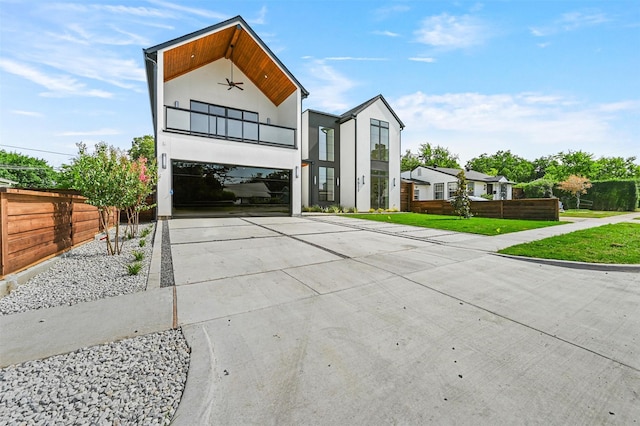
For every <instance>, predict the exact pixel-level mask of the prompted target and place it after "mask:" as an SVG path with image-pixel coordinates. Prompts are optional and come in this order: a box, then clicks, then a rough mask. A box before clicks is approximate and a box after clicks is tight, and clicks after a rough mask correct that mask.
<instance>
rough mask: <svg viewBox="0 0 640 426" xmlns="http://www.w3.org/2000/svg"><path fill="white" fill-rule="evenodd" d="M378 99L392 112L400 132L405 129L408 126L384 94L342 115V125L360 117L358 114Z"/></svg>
mask: <svg viewBox="0 0 640 426" xmlns="http://www.w3.org/2000/svg"><path fill="white" fill-rule="evenodd" d="M378 99H380V100H382V102H383V103H384V105H385V106H386V107H387V109H388V110H389V111H391V114H392V115H393V117H394V118H395V119H396V120H397V121H398V123H399V124H400V130H402V129H404V128H405V127H406V126H405V125H404V123H403V122H402V120H400V117H398V115H397V114H396V112H395V111H394V110H393V108H391V105H389V102H387V100H386V99H385V98H384V96H382V94H379V95H377V96H374V97H373V98H371V99H369V100H368V101H365V102H363V103H361V104H360V105H358V106H356V107H355V108H352V109H350V110H349V111H347V112H346V113H344V114H342V115H341V116H340V124H342V123H344V122H347V121H349V120H351V119H352V118H355V117H356V115H358V114H360V112H362V110H364V109H365V108H367V107H369V105H371V104H373V103H374V102H375V101H377V100H378Z"/></svg>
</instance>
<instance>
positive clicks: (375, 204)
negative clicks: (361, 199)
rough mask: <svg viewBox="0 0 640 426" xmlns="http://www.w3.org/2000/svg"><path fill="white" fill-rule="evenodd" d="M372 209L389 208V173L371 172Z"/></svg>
mask: <svg viewBox="0 0 640 426" xmlns="http://www.w3.org/2000/svg"><path fill="white" fill-rule="evenodd" d="M371 208H372V209H388V208H389V174H388V173H387V172H382V171H372V172H371Z"/></svg>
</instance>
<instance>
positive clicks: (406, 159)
mask: <svg viewBox="0 0 640 426" xmlns="http://www.w3.org/2000/svg"><path fill="white" fill-rule="evenodd" d="M419 166H424V164H422V162H421V161H420V159H419V158H418V156H417V155H416V154H414V153H412V152H411V150H409V149H407V150H406V151H405V153H404V155H403V156H402V157H400V171H401V172H407V171H409V170H413V169H415V168H416V167H419Z"/></svg>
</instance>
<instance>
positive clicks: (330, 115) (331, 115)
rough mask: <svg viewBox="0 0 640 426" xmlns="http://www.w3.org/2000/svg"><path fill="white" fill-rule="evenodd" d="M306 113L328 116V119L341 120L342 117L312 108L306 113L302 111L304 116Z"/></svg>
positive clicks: (306, 110)
mask: <svg viewBox="0 0 640 426" xmlns="http://www.w3.org/2000/svg"><path fill="white" fill-rule="evenodd" d="M305 112H312V113H314V114H321V115H326V116H328V117H333V118H336V119H339V118H340V116H339V115H336V114H331V113H330V112H324V111H318V110H317V109H312V108H307V109H305V110H304V111H302V113H303V114H304V113H305Z"/></svg>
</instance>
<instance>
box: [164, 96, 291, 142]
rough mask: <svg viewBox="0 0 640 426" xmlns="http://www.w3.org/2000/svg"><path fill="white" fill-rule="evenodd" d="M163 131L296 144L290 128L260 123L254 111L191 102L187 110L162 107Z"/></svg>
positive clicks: (227, 138)
mask: <svg viewBox="0 0 640 426" xmlns="http://www.w3.org/2000/svg"><path fill="white" fill-rule="evenodd" d="M164 108H165V130H166V131H169V132H178V133H185V134H189V135H195V136H203V137H209V138H216V139H226V140H232V141H239V142H248V143H256V144H264V145H273V146H281V147H287V148H295V147H296V131H295V129H292V128H290V127H283V126H276V125H273V124H266V123H260V122H259V121H258V113H255V112H250V111H244V110H239V109H233V108H228V107H223V106H217V105H211V104H205V103H202V102H195V101H192V102H191V109H183V108H176V107H171V106H165V107H164Z"/></svg>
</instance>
